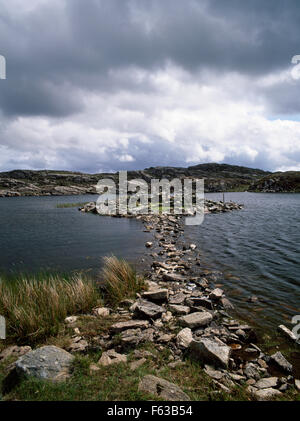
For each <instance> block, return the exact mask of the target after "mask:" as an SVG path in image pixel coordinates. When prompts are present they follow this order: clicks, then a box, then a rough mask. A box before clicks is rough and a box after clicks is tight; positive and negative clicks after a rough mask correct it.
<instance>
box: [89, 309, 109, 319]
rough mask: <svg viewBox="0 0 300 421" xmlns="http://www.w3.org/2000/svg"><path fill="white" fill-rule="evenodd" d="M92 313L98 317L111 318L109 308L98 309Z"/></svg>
mask: <svg viewBox="0 0 300 421" xmlns="http://www.w3.org/2000/svg"><path fill="white" fill-rule="evenodd" d="M92 313H93V315H94V316H97V317H107V316H109V313H110V310H109V308H107V307H97V308H94V309H93V311H92Z"/></svg>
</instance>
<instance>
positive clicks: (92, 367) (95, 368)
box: [90, 364, 100, 374]
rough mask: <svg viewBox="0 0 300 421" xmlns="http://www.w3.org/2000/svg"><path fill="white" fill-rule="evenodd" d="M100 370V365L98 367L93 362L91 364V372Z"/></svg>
mask: <svg viewBox="0 0 300 421" xmlns="http://www.w3.org/2000/svg"><path fill="white" fill-rule="evenodd" d="M99 370H100V367H98V366H97V364H91V365H90V373H91V374H92V373H95V372H97V371H99Z"/></svg>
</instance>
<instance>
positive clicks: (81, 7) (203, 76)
mask: <svg viewBox="0 0 300 421" xmlns="http://www.w3.org/2000/svg"><path fill="white" fill-rule="evenodd" d="M0 55H2V56H3V57H5V60H6V79H1V80H0V171H8V170H12V169H17V168H22V169H36V170H39V169H59V170H71V171H82V172H90V173H97V172H111V171H118V170H131V169H143V168H147V167H150V166H182V167H186V166H190V165H195V164H200V163H206V162H218V163H228V164H234V165H243V166H249V167H252V168H261V169H265V170H269V171H287V170H300V95H299V94H300V60H299V64H297V63H298V58H297V57H296V58H295V59H294V60H293V61H294V62H293V63H292V58H293V57H294V56H296V55H299V59H300V3H299V0H265V1H261V0H247V2H245V1H240V0H226V1H224V0H201V1H200V0H184V1H183V0H163V1H162V0H84V1H83V0H26V1H24V0H10V1H9V2H8V1H5V0H0Z"/></svg>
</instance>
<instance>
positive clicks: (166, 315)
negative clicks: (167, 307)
mask: <svg viewBox="0 0 300 421" xmlns="http://www.w3.org/2000/svg"><path fill="white" fill-rule="evenodd" d="M172 319H173V315H172V313H171V312H170V311H167V312H166V313H163V314H162V315H161V320H162V322H163V323H169V322H170V321H171V320H172Z"/></svg>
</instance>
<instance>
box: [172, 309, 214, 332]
mask: <svg viewBox="0 0 300 421" xmlns="http://www.w3.org/2000/svg"><path fill="white" fill-rule="evenodd" d="M212 319H213V316H212V315H211V314H210V313H209V312H208V311H201V312H196V313H191V314H188V315H187V316H182V317H180V318H179V321H180V324H182V325H183V326H186V327H189V328H190V329H195V328H197V327H202V326H207V325H208V324H209V323H210V322H211V321H212Z"/></svg>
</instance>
